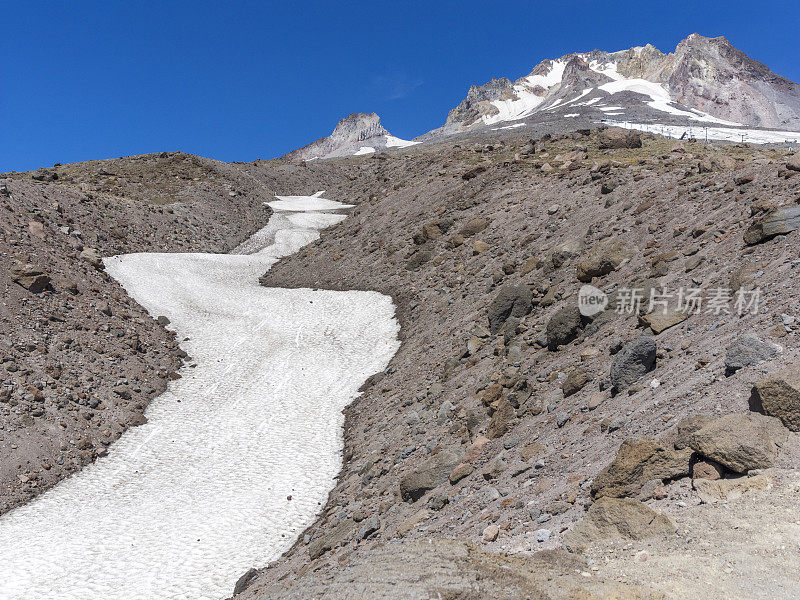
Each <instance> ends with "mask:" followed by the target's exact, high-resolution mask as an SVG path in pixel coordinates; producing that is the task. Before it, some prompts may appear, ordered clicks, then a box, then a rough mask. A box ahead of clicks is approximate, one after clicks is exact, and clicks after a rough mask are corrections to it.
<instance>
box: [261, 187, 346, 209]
mask: <svg viewBox="0 0 800 600" xmlns="http://www.w3.org/2000/svg"><path fill="white" fill-rule="evenodd" d="M324 193H325V192H324V191H322V192H317V193H316V194H314V195H313V196H275V197H276V198H277V199H278V200H277V201H272V202H266V204H267V206H269V207H270V208H271V209H272V210H281V211H298V212H305V211H309V210H314V211H317V210H339V209H342V208H353V205H352V204H342V203H341V202H336V201H335V200H327V199H326V198H321V197H320V196H322V194H324Z"/></svg>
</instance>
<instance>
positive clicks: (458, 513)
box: [237, 130, 800, 599]
mask: <svg viewBox="0 0 800 600" xmlns="http://www.w3.org/2000/svg"><path fill="white" fill-rule="evenodd" d="M330 163H331V164H332V165H336V166H337V167H338V168H341V169H342V170H343V171H345V172H346V173H347V176H348V179H349V180H350V181H351V185H350V187H349V188H348V190H347V191H348V194H349V195H348V196H347V197H346V198H339V199H342V200H347V201H348V202H352V203H356V204H358V207H357V209H356V210H355V212H354V214H353V215H352V216H351V217H350V218H348V219H347V220H346V221H344V222H343V223H342V224H340V225H338V226H336V227H335V228H333V229H331V230H329V231H328V232H326V233H325V234H323V237H322V239H321V240H320V241H318V242H317V243H315V244H313V245H311V246H309V247H308V248H307V249H306V250H305V251H302V252H300V253H299V254H298V255H296V256H294V257H291V258H289V259H286V260H285V261H283V262H282V263H279V264H278V265H276V266H275V267H274V268H273V269H272V270H271V271H270V272H269V273H268V274H267V275H266V276H265V277H264V278H263V283H264V284H265V285H270V286H301V287H305V286H309V287H320V288H332V289H353V288H355V289H374V290H377V291H380V292H382V293H387V294H391V295H392V296H393V298H394V299H395V301H396V303H397V305H398V316H399V317H400V319H401V323H402V333H401V336H402V338H403V345H402V346H401V349H400V350H399V352H398V354H397V355H396V356H395V358H394V359H393V361H392V363H391V365H390V366H389V368H388V369H387V370H386V371H385V372H384V373H383V374H381V375H380V376H376V377H374V378H372V380H371V381H370V382H368V384H367V385H366V386H365V387H364V393H363V395H362V396H361V397H359V398H358V399H357V400H356V401H354V403H353V404H352V405H351V406H350V407H349V408H348V409H347V411H346V416H347V420H346V426H345V452H344V460H345V462H344V466H343V468H342V471H341V474H340V477H339V480H338V482H337V485H336V487H335V488H334V490H333V491H332V492H331V494H330V497H329V501H328V504H327V505H326V506H325V507H324V509H323V511H322V513H321V515H320V518H319V520H318V521H317V523H316V524H315V525H314V526H312V527H311V528H310V529H309V530H308V531H307V532H306V533H305V534H304V535H303V536H301V539H299V540H298V542H297V543H296V544H295V546H294V548H293V549H292V550H291V551H290V552H289V553H287V555H286V556H285V557H284V558H283V559H282V560H281V561H279V562H277V563H276V564H275V565H273V566H272V567H270V568H269V569H267V570H265V571H264V572H261V573H258V572H253V573H249V574H248V575H247V576H246V577H244V578H243V579H242V581H241V582H240V584H239V586H238V591H239V592H241V597H243V598H271V597H308V596H309V595H315V596H316V595H317V594H319V596H320V597H351V596H354V595H355V594H359V595H360V596H362V597H364V596H366V597H370V598H372V597H374V598H378V597H385V596H386V594H387V592H386V589H387V588H386V587H385V586H386V584H387V582H388V584H389V585H390V586H391V589H392V590H393V595H397V596H398V597H408V598H416V597H430V595H431V594H437V593H439V594H442V595H443V597H444V596H446V597H453V598H456V597H481V596H482V595H485V594H492V595H495V594H497V593H500V592H497V590H498V587H499V588H503V587H504V586H505V587H506V590H507V591H508V592H509V593H508V595H509V597H516V596H518V595H519V594H524V595H529V596H531V597H541V598H550V597H552V598H557V597H562V590H561V589H560V588H559V586H558V585H553V584H552V582H553V581H554V580H553V579H552V578H553V577H556V576H555V575H553V574H552V573H553V571H551V570H552V569H555V571H556V572H558V573H560V574H561V575H563V576H565V577H567V576H568V575H570V574H571V575H573V576H574V575H576V571H577V573H578V574H579V577H577V578H576V579H575V580H572V583H575V584H576V585H579V582H581V581H582V582H584V585H582V586H580V585H579V587H580V589H581V591H580V592H577V591H576V592H575V595H573V596H570V597H586V598H607V597H620V598H639V597H669V598H693V597H696V594H697V589H698V587H697V579H699V580H704V578H705V577H708V579H709V584H708V585H703V586H702V588H703V593H704V595H707V596H708V597H711V598H732V597H741V598H745V597H746V598H765V599H766V598H775V597H792V596H793V595H796V594H797V593H798V592H800V590H798V589H797V582H796V581H795V580H794V579H793V578H792V577H791V576H789V575H787V573H790V572H791V568H790V569H788V570H787V569H786V566H787V565H794V566H797V565H798V563H800V559H799V558H798V556H797V554H796V551H795V550H794V547H793V546H792V547H791V548H789V547H787V546H780V547H779V546H777V544H778V543H779V540H786V539H790V538H791V537H792V535H793V534H792V532H793V531H794V525H793V521H792V519H791V518H788V517H786V515H788V514H789V513H791V509H790V506H791V497H792V494H793V493H794V492H793V490H795V489H796V487H795V486H796V485H797V483H796V482H797V472H796V470H795V469H796V465H797V464H798V458H800V440H798V437H797V434H796V433H793V431H795V430H796V429H797V428H798V427H797V425H798V423H795V421H794V419H795V415H796V414H797V412H798V407H799V406H800V387H798V384H797V382H796V373H797V371H798V368H800V367H798V366H797V365H798V364H800V363H798V360H800V348H798V345H797V328H798V322H797V320H796V319H797V312H798V309H800V306H798V303H797V297H798V294H797V292H798V290H797V289H796V287H797V283H796V281H797V278H796V277H795V276H794V272H795V270H796V269H797V268H800V262H799V261H797V260H796V257H797V250H798V237H797V236H798V233H797V232H796V231H795V230H796V229H797V228H798V227H800V219H799V218H798V217H797V213H798V211H797V207H796V204H797V202H798V201H800V172H799V171H800V162H798V158H797V156H794V157H792V156H786V154H785V153H784V152H779V151H771V150H763V149H756V148H753V147H750V146H746V145H731V146H724V147H712V146H706V145H703V144H699V143H686V144H684V143H682V142H674V141H672V140H666V139H663V138H656V137H653V136H644V137H643V139H642V138H640V136H639V135H638V134H636V133H634V132H629V131H628V132H625V131H620V130H604V131H595V132H590V131H588V130H587V131H582V132H577V133H572V134H566V135H561V136H555V137H551V136H543V137H542V138H539V139H536V140H531V141H527V140H526V139H524V138H515V137H513V135H511V134H505V135H503V136H502V137H500V136H498V137H497V138H496V139H494V140H493V141H491V142H490V143H487V141H486V137H481V138H474V139H472V140H470V139H469V138H462V140H459V141H458V143H455V144H452V143H450V144H446V143H439V144H435V143H432V144H430V145H426V146H422V147H417V148H414V149H410V150H409V151H406V152H405V153H404V154H403V155H387V154H380V155H376V156H373V157H368V158H356V159H348V160H336V161H330ZM588 283H591V284H592V285H593V286H595V287H596V288H599V290H603V291H604V292H606V293H607V294H608V296H609V307H610V308H608V309H607V310H606V311H605V312H601V313H600V314H598V315H592V316H586V315H583V314H581V312H580V311H579V308H578V290H579V289H580V287H581V286H582V285H585V284H588ZM633 289H636V290H640V292H639V293H640V294H641V296H640V297H642V298H645V299H650V298H651V297H652V298H654V299H655V300H657V301H661V300H663V301H665V302H666V305H665V306H666V309H665V310H664V311H663V314H662V310H661V304H658V303H657V304H655V305H654V306H653V307H648V302H647V300H645V301H644V302H643V303H642V304H641V305H635V304H631V303H630V300H631V298H632V295H631V293H630V290H633ZM680 289H683V290H684V292H679V290H680ZM691 289H697V290H700V294H701V295H702V297H704V298H705V299H706V302H707V304H706V305H702V306H701V310H699V311H692V310H688V311H687V310H685V309H686V307H685V306H683V307H681V306H678V305H677V304H676V303H677V302H679V298H683V299H684V301H685V299H686V298H685V295H684V294H685V292H686V291H687V290H691ZM755 289H758V290H759V295H758V298H759V303H758V305H757V306H756V307H755V309H754V308H753V306H752V305H750V306H749V308H746V307H742V308H746V310H742V311H741V314H738V313H739V311H738V310H737V305H736V304H735V303H736V299H737V298H741V299H747V298H750V299H751V300H752V299H753V298H754V297H756V296H755V292H754V290H755ZM599 290H598V291H599ZM719 290H729V293H730V294H731V296H730V297H728V296H726V295H725V294H722V293H721V292H719ZM739 290H741V291H742V293H741V294H740V295H739V296H737V295H736V294H737V292H738V291H739ZM651 294H653V295H652V296H651ZM721 294H722V295H721ZM626 298H627V301H626ZM714 298H716V303H715V300H714ZM723 300H724V301H723ZM715 307H716V308H715ZM650 308H652V310H650ZM679 308H683V309H684V310H678V309H679ZM783 369H788V370H783ZM770 375H772V377H771V378H770ZM765 400H766V402H765ZM764 469H766V471H765V470H764ZM784 485H785V486H789V487H788V488H783V487H782V486H784ZM772 489H779V490H783V489H786V490H787V494H788V495H779V494H777V492H771V491H770V490H772ZM736 498H741V500H736V502H734V499H736ZM721 500H725V501H728V502H729V506H731V507H735V511H736V512H735V513H734V512H731V513H730V514H731V515H734V514H735V515H736V518H741V521H739V525H737V526H742V527H744V528H745V529H746V530H748V531H749V530H750V529H749V528H751V527H763V526H764V525H765V523H764V522H763V520H762V521H759V522H758V523H756V521H755V520H753V519H754V517H752V513H753V507H754V506H756V505H758V504H760V503H764V502H767V503H772V504H773V505H774V506H776V507H779V508H776V512H775V514H776V515H778V514H780V518H778V517H777V516H776V518H775V520H774V522H771V523H770V527H771V529H770V531H769V532H762V531H761V530H758V532H757V533H755V532H754V533H753V534H752V535H756V536H760V537H759V538H758V539H759V540H760V541H759V542H758V543H757V544H753V543H752V542H751V540H750V537H751V536H749V535H731V534H729V533H728V531H729V527H730V525H725V524H723V521H722V520H721V517H717V516H715V515H717V514H718V512H717V511H719V508H717V507H716V503H717V502H719V501H721ZM731 503H732V504H731ZM732 510H733V509H732ZM732 518H733V517H732ZM734 522H736V521H735V519H734ZM449 539H457V540H461V541H460V542H458V543H455V545H454V546H452V547H449V546H448V544H450V542H446V540H449ZM773 541H775V546H774V548H775V549H774V552H776V553H780V554H779V555H778V554H776V555H775V560H772V558H771V557H770V558H766V557H764V556H762V554H763V553H762V550H763V548H764V547H766V546H769V547H770V548H772V547H773ZM421 548H426V549H431V550H430V551H429V552H425V551H422V550H420V549H421ZM543 550H544V551H552V552H553V553H552V554H547V553H546V552H545V553H544V554H542V553H541V551H543ZM565 551H566V552H568V553H570V554H569V555H564V554H561V553H562V552H565ZM771 551H772V550H771ZM486 552H490V553H493V552H505V553H511V554H513V555H515V556H514V557H513V558H507V557H505V556H504V555H499V556H498V555H494V554H488V555H487V554H486ZM442 553H444V554H445V555H447V554H450V558H447V559H445V563H446V564H442V562H441V560H440V558H441V556H442ZM564 556H566V558H559V557H564ZM648 556H650V557H652V559H651V560H652V562H649V563H647V564H645V565H640V563H643V562H647V561H648ZM459 557H460V558H459ZM465 557H468V558H465ZM722 557H724V558H722ZM429 558H430V560H429ZM575 559H580V560H582V561H586V562H584V563H582V564H577V563H575V564H572V565H570V566H567V567H565V566H564V565H568V564H569V563H568V562H567V563H563V562H559V561H562V560H565V561H569V560H575ZM465 560H466V562H464V561H465ZM715 560H721V561H725V560H728V561H731V562H730V564H731V565H734V566H731V567H730V569H729V567H728V566H726V567H725V569H724V574H722V573H720V572H719V567H718V566H717V565H716V563H714V561H715ZM459 561H461V562H460V563H459ZM507 561H519V562H513V564H512V562H507ZM537 561H539V562H537ZM542 561H543V562H544V563H545V564H546V566H540V567H536V565H538V564H540V562H542ZM454 564H456V565H457V564H460V565H461V566H460V567H457V566H454ZM558 565H561V566H558ZM651 565H652V567H653V568H652V569H651V568H649V567H650V566H651ZM689 565H692V566H691V567H690V566H689ZM528 569H532V570H534V571H537V573H538V575H526V573H528V572H529V571H528ZM693 570H694V571H693ZM621 572H624V573H625V574H626V575H625V577H624V578H620V577H619V576H618V573H621ZM755 572H759V573H760V576H759V578H758V581H753V580H752V578H746V576H742V575H741V573H750V574H753V573H755ZM458 573H461V575H458ZM500 573H507V574H509V576H510V575H511V574H512V573H513V574H514V579H513V581H511V578H509V579H506V580H503V579H502V577H501V575H500ZM548 573H550V574H548ZM695 576H696V577H695ZM743 577H744V578H743ZM745 578H746V579H747V581H746V585H745ZM476 580H477V581H478V582H480V583H478V584H476ZM498 581H502V584H498V583H497V582H498ZM576 582H578V583H576ZM603 586H612V587H606V588H603ZM613 586H616V587H613ZM620 588H621V589H620ZM326 594H327V595H326ZM580 594H582V595H580ZM237 597H238V596H237ZM499 597H502V596H499Z"/></svg>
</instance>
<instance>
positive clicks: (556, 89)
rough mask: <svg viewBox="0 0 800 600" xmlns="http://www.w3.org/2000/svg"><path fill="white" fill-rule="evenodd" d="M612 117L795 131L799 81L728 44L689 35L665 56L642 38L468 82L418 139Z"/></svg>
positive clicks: (720, 39) (798, 120)
mask: <svg viewBox="0 0 800 600" xmlns="http://www.w3.org/2000/svg"><path fill="white" fill-rule="evenodd" d="M567 116H569V117H571V118H574V117H581V116H582V117H587V116H588V117H591V118H593V119H600V118H605V117H616V119H617V120H620V121H626V120H628V121H637V122H644V123H690V122H693V121H694V122H705V123H715V122H716V123H719V122H720V121H724V122H726V123H727V124H729V125H730V124H734V125H735V124H741V125H744V126H750V127H766V128H773V129H775V128H777V129H788V130H792V131H798V130H800V86H798V84H796V83H794V82H792V81H789V80H788V79H786V78H784V77H781V76H779V75H776V74H775V73H773V72H772V71H770V70H769V68H768V67H766V66H765V65H763V64H761V63H759V62H757V61H755V60H753V59H751V58H749V57H748V56H747V55H746V54H744V53H743V52H741V51H740V50H738V49H736V48H734V47H733V46H732V45H731V43H730V42H729V41H728V40H727V39H725V38H724V37H717V38H707V37H704V36H701V35H698V34H696V33H695V34H692V35H690V36H689V37H688V38H686V39H685V40H683V41H682V42H680V43H679V44H678V46H677V48H676V49H675V52H672V53H669V54H665V53H662V52H661V51H659V50H658V49H656V48H654V47H653V46H652V45H650V44H648V45H646V46H643V47H641V46H640V47H635V48H631V49H629V50H624V51H620V52H603V51H600V50H594V51H592V52H583V53H573V54H568V55H566V56H562V57H561V58H558V59H555V60H544V61H542V62H541V63H539V64H538V65H537V66H536V67H535V68H534V69H533V71H532V72H531V73H530V75H528V76H526V77H522V78H520V79H518V80H516V81H514V82H511V81H509V80H508V79H506V78H501V79H492V80H491V81H490V82H488V83H486V84H484V85H482V86H475V85H473V86H472V87H471V88H470V90H469V93H468V94H467V97H466V98H465V99H464V100H462V102H461V103H460V104H459V105H458V106H457V107H455V108H454V109H453V110H451V111H450V114H449V115H448V117H447V121H446V122H445V125H444V126H443V127H442V128H440V129H437V130H434V131H433V132H430V133H428V134H426V135H425V136H422V137H421V138H420V139H431V138H435V137H437V136H440V135H443V134H454V133H458V132H462V131H467V130H470V129H474V128H475V127H480V126H487V125H488V126H492V125H497V124H500V123H506V122H511V123H519V122H520V120H521V119H526V118H534V119H537V118H538V119H548V118H549V119H551V120H555V119H557V118H564V117H567Z"/></svg>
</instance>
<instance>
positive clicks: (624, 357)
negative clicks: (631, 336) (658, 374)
mask: <svg viewBox="0 0 800 600" xmlns="http://www.w3.org/2000/svg"><path fill="white" fill-rule="evenodd" d="M656 349H657V348H656V343H655V341H654V340H653V338H650V337H647V336H643V337H640V338H639V339H638V340H635V341H633V342H629V343H628V344H626V345H625V347H624V348H623V349H622V350H620V351H619V352H618V353H617V354H616V356H615V357H614V362H613V363H612V364H611V384H612V385H613V386H614V388H615V389H616V390H618V391H620V390H624V389H625V388H627V387H628V386H629V385H631V384H632V383H633V382H635V381H637V380H638V379H639V378H640V377H642V376H643V375H644V374H645V373H647V372H649V371H652V370H653V369H654V368H655V366H656Z"/></svg>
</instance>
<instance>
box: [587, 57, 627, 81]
mask: <svg viewBox="0 0 800 600" xmlns="http://www.w3.org/2000/svg"><path fill="white" fill-rule="evenodd" d="M589 68H590V69H591V70H592V71H594V72H595V73H600V74H601V75H605V76H606V77H610V78H611V79H613V80H614V81H618V80H620V79H624V77H623V76H622V75H620V74H619V73H617V63H613V62H610V63H605V64H601V63H599V62H597V61H592V62H590V63H589Z"/></svg>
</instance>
